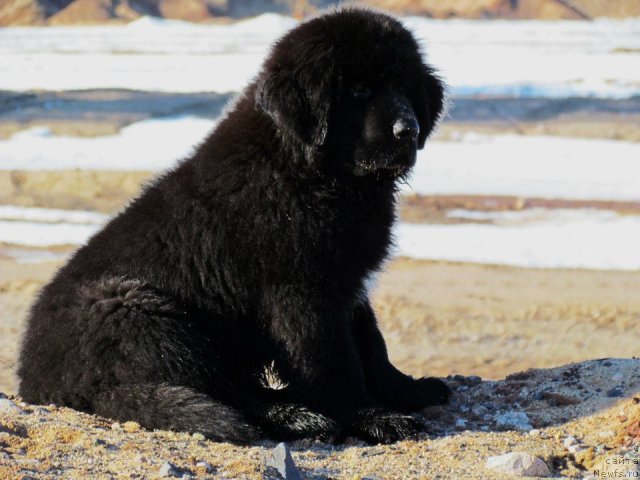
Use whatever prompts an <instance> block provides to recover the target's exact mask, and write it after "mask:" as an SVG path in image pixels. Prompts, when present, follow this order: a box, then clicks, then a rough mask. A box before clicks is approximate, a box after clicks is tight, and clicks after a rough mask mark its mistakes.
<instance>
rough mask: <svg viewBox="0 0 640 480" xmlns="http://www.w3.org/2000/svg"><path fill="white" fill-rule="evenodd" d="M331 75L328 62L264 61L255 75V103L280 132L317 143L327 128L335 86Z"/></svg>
mask: <svg viewBox="0 0 640 480" xmlns="http://www.w3.org/2000/svg"><path fill="white" fill-rule="evenodd" d="M316 60H317V59H316ZM332 76H333V68H331V66H330V65H328V62H322V61H318V62H315V63H312V62H305V64H304V65H291V64H286V63H285V64H279V65H273V64H271V65H270V64H269V63H267V64H266V65H265V68H264V69H263V71H262V73H261V74H260V76H259V77H258V81H257V85H256V93H255V98H256V103H257V104H258V106H259V107H260V108H262V109H263V110H264V111H265V112H266V113H267V114H268V115H269V116H270V117H271V118H272V119H273V121H274V122H275V124H276V125H277V127H278V129H279V130H280V131H281V132H283V133H285V134H287V135H290V136H293V137H294V138H296V139H298V140H299V141H301V142H302V143H304V144H305V145H308V146H313V147H319V146H321V145H322V144H324V142H325V140H326V138H327V132H328V129H329V111H330V108H331V104H332V101H333V96H334V95H333V92H334V88H335V87H334V85H333V84H332V83H333V82H332Z"/></svg>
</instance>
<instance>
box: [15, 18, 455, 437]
mask: <svg viewBox="0 0 640 480" xmlns="http://www.w3.org/2000/svg"><path fill="white" fill-rule="evenodd" d="M442 95H443V88H442V85H441V83H440V81H439V80H438V79H437V77H435V76H434V75H433V73H432V71H431V69H430V68H429V67H428V66H427V65H425V64H424V63H423V62H422V60H421V55H420V52H419V48H418V45H417V44H416V42H415V40H414V39H413V37H412V36H411V34H410V33H409V32H408V31H407V30H405V29H404V28H403V27H402V26H401V24H400V23H399V22H398V21H396V20H394V19H392V18H390V17H388V16H386V15H384V14H381V13H374V12H372V11H368V10H360V9H354V8H348V9H340V10H335V11H332V12H329V13H326V14H325V15H323V16H320V17H317V18H315V19H313V20H310V21H308V22H306V23H303V24H301V25H300V26H298V27H297V28H295V29H294V30H292V31H291V32H289V33H288V34H287V35H285V36H284V37H283V38H282V39H281V40H280V41H279V42H278V43H277V44H276V45H275V47H274V48H273V50H272V52H271V55H270V56H269V57H268V59H267V60H266V62H265V64H264V66H263V68H262V71H261V73H260V74H259V76H258V77H257V79H256V80H255V81H254V82H253V83H252V84H251V85H249V86H248V87H247V88H246V89H245V91H244V92H243V93H242V94H241V95H240V96H239V98H238V99H237V100H236V102H235V104H234V105H233V107H232V108H230V109H229V111H228V113H227V114H226V116H225V118H224V119H223V120H222V121H221V123H220V124H219V126H218V127H217V128H216V129H215V131H214V132H212V133H211V135H210V136H209V137H208V138H207V139H206V140H205V141H204V143H202V144H201V145H200V146H199V147H198V148H197V150H196V151H195V153H194V154H193V155H192V156H191V157H190V158H187V159H186V160H184V161H183V162H181V163H180V164H179V165H178V166H177V167H176V168H175V169H173V170H172V171H170V172H168V173H166V174H165V175H164V176H162V177H161V178H159V179H157V180H156V181H155V182H153V183H152V184H151V185H150V186H148V187H147V188H146V189H145V191H144V193H143V194H142V195H141V196H140V197H139V198H138V199H136V200H135V201H133V202H132V203H131V205H130V206H129V207H128V208H127V209H126V210H125V211H124V212H123V213H121V214H120V215H118V216H117V217H115V218H114V219H113V220H112V221H111V222H110V223H109V224H108V225H107V226H106V227H105V228H104V229H103V230H102V231H101V232H99V233H98V234H97V235H95V236H94V237H93V238H92V239H91V240H90V241H89V243H88V244H87V245H86V246H84V247H82V248H81V249H80V250H78V252H76V254H75V255H74V256H73V258H72V259H71V260H70V261H69V263H68V264H67V265H66V266H65V267H63V268H62V269H61V270H60V271H59V272H58V274H57V276H56V277H55V278H54V280H53V281H52V282H51V283H50V284H49V285H47V286H46V287H45V288H44V289H43V290H42V292H41V294H40V297H39V299H38V301H37V302H36V304H35V305H34V306H33V308H32V311H31V315H30V318H29V321H28V324H27V329H26V333H25V336H24V340H23V344H22V351H21V355H20V365H19V372H18V373H19V377H20V380H21V382H20V394H21V395H22V396H23V397H24V399H25V400H27V401H30V402H35V403H51V402H53V403H56V404H59V405H67V406H70V407H73V408H76V409H79V410H84V411H87V412H94V413H97V414H100V415H104V416H107V417H111V418H114V419H118V420H136V421H138V422H139V423H140V424H142V425H143V426H145V427H148V428H168V429H175V430H184V431H190V432H196V431H197V432H202V433H204V434H205V435H207V436H208V437H209V438H211V439H214V440H225V441H232V442H238V443H245V442H251V441H253V440H255V439H257V438H261V437H265V436H266V437H271V438H277V439H287V438H299V437H305V436H319V437H324V438H326V439H339V438H343V437H344V436H345V435H357V436H360V437H362V438H364V439H366V440H368V441H371V442H391V441H395V440H398V439H402V438H405V437H408V436H411V435H413V434H415V433H416V432H417V431H419V430H420V429H421V425H420V424H419V423H418V422H416V421H415V420H414V419H413V418H412V417H410V416H406V415H405V413H408V412H410V411H413V410H417V409H420V408H422V407H424V406H426V405H431V404H439V403H444V402H446V400H447V398H448V396H449V389H448V388H447V387H446V386H445V385H444V383H442V382H441V381H439V380H436V379H419V380H415V379H413V378H411V377H409V376H406V375H404V374H402V373H401V372H399V371H398V370H396V369H395V368H394V367H393V366H392V365H391V364H390V363H389V360H388V357H387V352H386V348H385V343H384V340H383V338H382V336H381V334H380V331H379V330H378V327H377V325H376V319H375V316H374V313H373V310H372V309H371V306H370V304H369V300H368V298H367V292H366V290H365V279H366V278H367V276H368V275H369V274H371V273H372V272H375V271H377V270H378V269H379V267H380V265H381V263H382V262H383V261H384V259H385V258H386V256H387V253H388V250H389V246H390V243H391V236H390V229H391V226H392V223H393V221H394V215H395V214H394V207H395V198H396V193H397V184H398V182H399V181H402V180H403V179H404V178H405V177H406V175H407V173H408V172H409V170H410V168H411V167H412V166H413V163H414V162H415V156H416V149H417V148H422V146H423V145H424V142H425V140H426V138H427V136H428V134H429V133H430V131H431V130H432V128H433V126H434V125H435V123H436V122H437V120H438V117H439V115H440V112H441V109H442ZM154 148H155V146H154V145H148V147H147V150H148V151H147V152H146V153H144V152H141V154H143V153H144V154H145V155H153V150H154ZM267 368H270V369H271V370H272V371H274V372H276V374H277V376H278V377H279V379H280V381H281V382H282V383H283V384H284V388H281V389H273V388H270V387H269V385H268V384H267V382H266V381H265V369H267Z"/></svg>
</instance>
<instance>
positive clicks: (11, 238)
mask: <svg viewBox="0 0 640 480" xmlns="http://www.w3.org/2000/svg"><path fill="white" fill-rule="evenodd" d="M99 228H100V225H96V224H86V225H85V224H77V223H56V224H51V223H44V222H43V223H40V222H26V221H25V222H19V221H13V220H0V242H3V243H10V244H15V245H26V246H30V247H47V246H53V245H79V244H82V243H84V242H85V241H86V240H87V239H88V238H89V237H90V236H91V235H93V234H94V233H95V232H97V231H98V229H99Z"/></svg>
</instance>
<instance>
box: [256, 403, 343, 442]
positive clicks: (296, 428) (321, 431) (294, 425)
mask: <svg viewBox="0 0 640 480" xmlns="http://www.w3.org/2000/svg"><path fill="white" fill-rule="evenodd" d="M263 423H264V428H265V429H266V430H267V432H268V433H269V434H270V436H272V437H273V438H275V439H278V440H297V439H301V438H318V439H320V440H322V441H326V442H331V441H333V440H335V439H336V438H339V437H341V436H342V432H341V428H340V426H339V425H338V423H337V422H336V421H334V420H332V419H331V418H329V417H326V416H324V415H322V414H320V413H318V412H314V411H312V410H309V409H308V408H307V407H304V406H302V405H297V404H275V405H273V406H271V407H270V408H269V409H267V412H266V416H265V417H264V418H263Z"/></svg>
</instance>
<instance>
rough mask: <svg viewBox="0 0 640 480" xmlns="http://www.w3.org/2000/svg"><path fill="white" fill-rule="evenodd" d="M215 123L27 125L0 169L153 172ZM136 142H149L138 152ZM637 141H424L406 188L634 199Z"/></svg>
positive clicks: (639, 195)
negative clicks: (81, 131)
mask: <svg viewBox="0 0 640 480" xmlns="http://www.w3.org/2000/svg"><path fill="white" fill-rule="evenodd" d="M214 126H215V122H214V121H212V120H207V119H202V118H196V117H178V118H168V119H162V120H146V121H143V122H138V123H135V124H133V125H130V126H129V127H126V128H124V129H122V130H121V131H120V132H119V133H118V134H117V135H113V136H102V137H95V138H82V137H65V136H55V135H51V134H50V132H49V131H48V130H47V129H46V128H41V127H37V128H32V129H30V130H25V131H21V132H18V133H16V134H15V135H14V136H13V137H11V138H9V139H6V140H0V170H68V169H75V168H81V169H86V170H161V169H164V168H168V167H170V166H172V165H174V164H175V163H176V162H177V161H178V159H180V158H183V157H184V156H185V155H188V154H189V152H190V151H191V150H192V148H193V147H194V146H196V145H197V144H198V143H199V142H200V141H202V139H203V138H204V137H205V135H206V134H207V133H208V132H209V131H210V130H211V129H212V128H213V127H214ZM142 145H154V149H153V150H152V152H150V153H147V154H145V156H141V155H140V154H139V152H140V150H141V146H142ZM639 159H640V143H634V142H623V141H614V140H601V139H578V138H561V137H543V136H521V135H495V136H487V135H475V134H468V135H465V136H462V137H460V138H459V139H458V140H457V141H451V142H440V141H432V142H429V143H427V146H426V147H425V149H424V150H422V151H421V152H420V153H419V158H418V162H417V165H416V168H415V172H414V174H413V177H412V179H411V180H410V181H409V183H408V185H407V186H405V187H404V190H405V191H406V192H407V193H421V194H425V195H433V194H479V195H516V196H522V197H539V198H563V199H596V200H623V201H640V187H639V186H638V178H640V160H639Z"/></svg>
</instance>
